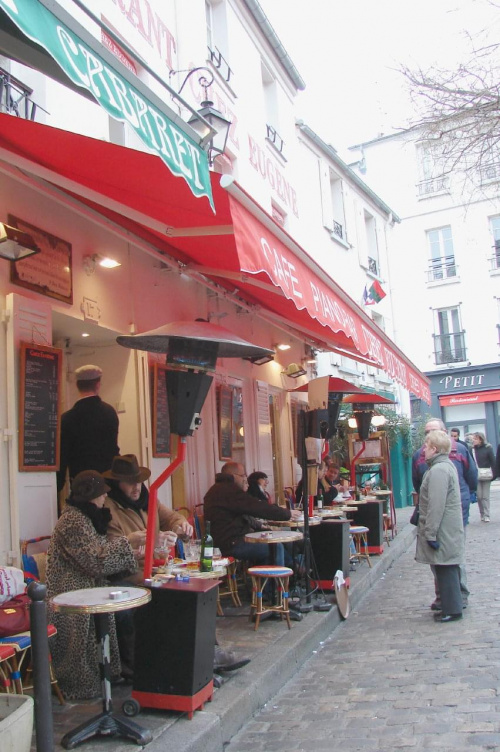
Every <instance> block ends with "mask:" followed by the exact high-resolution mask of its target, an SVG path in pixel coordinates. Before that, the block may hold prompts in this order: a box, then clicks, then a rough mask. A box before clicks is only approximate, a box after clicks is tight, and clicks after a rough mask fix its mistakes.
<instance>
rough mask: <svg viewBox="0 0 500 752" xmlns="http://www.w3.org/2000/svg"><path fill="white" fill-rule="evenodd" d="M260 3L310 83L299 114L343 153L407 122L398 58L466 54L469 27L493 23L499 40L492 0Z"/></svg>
mask: <svg viewBox="0 0 500 752" xmlns="http://www.w3.org/2000/svg"><path fill="white" fill-rule="evenodd" d="M259 2H260V5H261V7H262V9H263V10H264V12H265V13H266V15H267V17H268V19H269V21H270V22H271V24H272V25H273V27H274V30H275V31H276V33H277V35H278V37H279V38H280V40H281V42H282V43H283V45H284V47H285V49H286V50H287V52H288V54H289V55H290V57H291V58H292V60H293V62H294V64H295V66H296V67H297V69H298V71H299V73H300V75H301V76H302V78H303V79H304V80H305V82H306V85H307V88H306V90H305V91H304V92H302V93H301V94H300V99H299V101H300V104H299V113H300V117H302V118H303V119H304V120H305V121H306V122H307V123H308V125H310V126H311V127H312V128H313V129H314V130H316V131H317V132H318V134H319V135H320V136H321V137H322V138H323V139H324V140H325V141H327V142H328V143H331V144H333V146H335V147H336V148H337V149H339V151H340V152H341V153H342V152H343V150H344V149H345V148H346V147H347V146H349V145H352V144H355V143H359V142H360V141H366V140H369V139H370V138H374V137H375V136H377V135H378V134H379V133H389V132H391V130H393V129H396V128H398V127H404V126H405V124H406V122H407V117H408V115H409V113H410V110H409V102H408V97H407V95H406V93H405V92H404V81H403V78H402V76H401V74H399V73H397V72H396V70H395V69H396V68H397V67H398V66H399V64H400V63H402V62H404V63H407V64H411V65H412V66H416V65H421V66H424V67H427V66H431V65H435V64H437V65H441V66H446V67H449V66H452V65H454V64H456V62H457V61H458V60H460V59H463V58H464V57H465V55H466V50H467V49H468V42H467V32H469V33H470V34H473V35H476V34H477V33H478V32H480V31H481V30H483V29H490V33H492V34H493V31H492V30H494V32H496V33H494V38H495V41H498V39H499V34H498V32H499V30H500V10H499V8H498V7H495V5H494V4H493V3H492V2H490V0H418V1H417V0H259ZM344 156H345V153H344Z"/></svg>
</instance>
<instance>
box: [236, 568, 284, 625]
mask: <svg viewBox="0 0 500 752" xmlns="http://www.w3.org/2000/svg"><path fill="white" fill-rule="evenodd" d="M247 573H248V574H249V575H250V577H251V578H252V604H251V606H250V618H252V617H253V616H255V630H257V629H258V628H259V623H260V617H261V616H262V615H263V614H267V613H275V614H279V615H280V619H283V616H284V617H285V619H286V621H287V624H288V629H290V628H291V624H290V610H289V608H288V582H289V579H290V577H291V576H292V574H293V570H292V569H290V568H289V567H278V566H274V565H269V566H267V565H261V566H256V567H249V568H248V572H247ZM269 580H271V581H272V582H274V584H275V598H274V603H273V604H272V605H268V606H264V604H263V603H262V592H263V590H264V588H265V586H266V583H267V582H268V581H269Z"/></svg>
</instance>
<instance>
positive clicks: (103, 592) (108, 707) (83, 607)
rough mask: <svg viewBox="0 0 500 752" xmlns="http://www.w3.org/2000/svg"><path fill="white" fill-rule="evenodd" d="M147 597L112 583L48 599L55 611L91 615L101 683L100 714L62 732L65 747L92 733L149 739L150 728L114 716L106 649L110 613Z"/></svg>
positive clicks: (146, 592) (138, 590)
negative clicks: (63, 733)
mask: <svg viewBox="0 0 500 752" xmlns="http://www.w3.org/2000/svg"><path fill="white" fill-rule="evenodd" d="M150 600H151V592H150V591H149V590H146V589H145V588H138V587H128V586H127V587H126V588H118V587H116V586H115V587H98V588H85V589H82V590H72V591H70V592H69V593H61V594H60V595H56V596H55V597H54V598H51V600H50V602H51V604H52V607H53V608H54V610H55V611H63V612H65V613H67V614H93V615H94V623H95V631H96V639H97V642H98V655H99V671H100V674H101V682H102V695H103V702H102V713H100V714H99V715H96V716H95V717H94V718H91V719H90V720H89V721H86V722H84V723H82V724H81V725H80V726H78V728H76V729H74V730H73V731H69V732H68V733H67V734H65V735H64V736H63V738H62V741H61V744H62V746H63V747H64V748H65V749H73V748H74V747H76V745H77V744H80V743H81V742H84V741H86V740H87V739H91V738H92V737H94V736H121V737H123V738H125V739H132V740H133V741H134V742H136V744H148V743H149V742H150V741H151V740H152V738H153V737H152V735H151V732H150V731H148V730H146V729H143V728H141V726H139V725H138V724H137V723H134V721H131V720H129V719H128V718H124V717H122V716H115V715H113V704H112V702H111V663H110V649H109V614H111V613H113V612H115V611H124V610H126V609H129V608H137V607H138V606H143V605H144V604H146V603H148V602H149V601H150Z"/></svg>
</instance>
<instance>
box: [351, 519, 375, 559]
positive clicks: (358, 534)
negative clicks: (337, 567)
mask: <svg viewBox="0 0 500 752" xmlns="http://www.w3.org/2000/svg"><path fill="white" fill-rule="evenodd" d="M349 532H350V534H351V535H352V539H353V542H354V548H355V553H353V554H351V556H350V560H351V561H352V560H353V559H357V560H358V561H361V559H366V560H367V562H368V564H369V566H370V567H371V565H372V563H371V561H370V554H369V553H368V540H367V537H366V536H367V533H369V532H370V530H369V528H367V527H364V525H351V527H350V528H349Z"/></svg>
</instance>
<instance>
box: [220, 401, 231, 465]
mask: <svg viewBox="0 0 500 752" xmlns="http://www.w3.org/2000/svg"><path fill="white" fill-rule="evenodd" d="M217 408H218V412H219V416H218V417H219V459H220V460H230V459H232V454H233V390H232V389H231V387H228V386H220V387H219V388H218V390H217Z"/></svg>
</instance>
